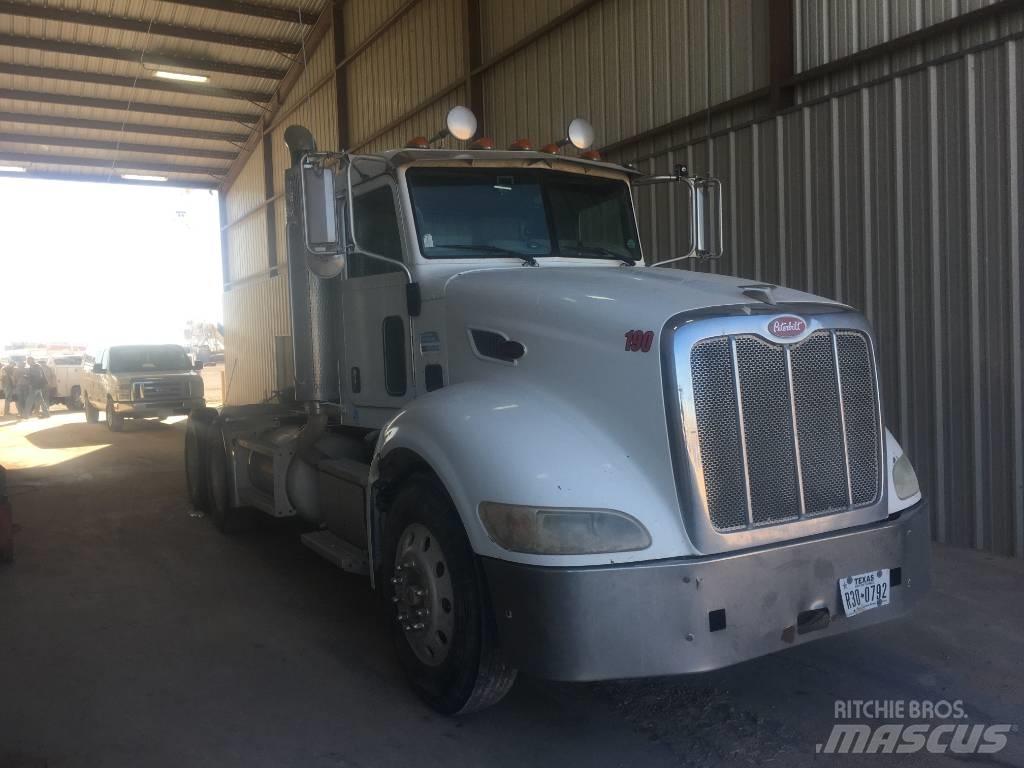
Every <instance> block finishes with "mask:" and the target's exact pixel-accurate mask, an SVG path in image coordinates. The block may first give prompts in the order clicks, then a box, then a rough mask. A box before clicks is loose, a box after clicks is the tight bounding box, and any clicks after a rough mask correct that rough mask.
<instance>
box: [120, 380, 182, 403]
mask: <svg viewBox="0 0 1024 768" xmlns="http://www.w3.org/2000/svg"><path fill="white" fill-rule="evenodd" d="M134 390H135V391H134V393H133V394H134V397H133V399H134V400H183V399H185V398H187V397H188V382H187V381H186V380H185V379H157V380H155V381H136V382H134Z"/></svg>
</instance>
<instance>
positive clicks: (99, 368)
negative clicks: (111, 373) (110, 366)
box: [92, 363, 103, 373]
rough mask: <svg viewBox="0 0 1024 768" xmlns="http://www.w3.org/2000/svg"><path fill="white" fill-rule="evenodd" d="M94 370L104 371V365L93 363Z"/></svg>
mask: <svg viewBox="0 0 1024 768" xmlns="http://www.w3.org/2000/svg"><path fill="white" fill-rule="evenodd" d="M92 372H93V373H103V366H102V365H101V364H100V363H93V364H92Z"/></svg>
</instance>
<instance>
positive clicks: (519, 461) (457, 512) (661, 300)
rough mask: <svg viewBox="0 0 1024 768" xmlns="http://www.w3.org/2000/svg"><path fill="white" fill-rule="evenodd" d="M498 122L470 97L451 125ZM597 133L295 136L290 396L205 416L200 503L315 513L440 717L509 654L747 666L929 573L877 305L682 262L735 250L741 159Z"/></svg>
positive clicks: (585, 664)
mask: <svg viewBox="0 0 1024 768" xmlns="http://www.w3.org/2000/svg"><path fill="white" fill-rule="evenodd" d="M475 130H476V121H475V119H474V118H473V117H472V114H471V113H470V112H469V111H468V110H465V109H463V108H456V109H455V110H453V111H452V113H451V114H450V115H449V120H448V127H447V128H446V129H445V130H443V131H442V132H441V133H440V134H439V135H438V137H435V139H437V138H440V137H443V136H446V135H451V136H452V137H453V139H458V140H464V141H465V140H468V139H470V138H471V137H472V136H473V135H474V133H475ZM592 138H593V134H592V131H591V130H590V129H589V126H588V125H587V124H585V123H584V122H583V121H574V122H573V123H572V124H571V126H570V131H569V136H567V137H566V139H564V140H562V141H560V142H557V143H556V144H554V145H549V146H547V147H545V148H544V150H543V151H533V150H531V149H529V148H528V147H527V146H526V143H525V142H517V143H516V144H515V145H513V147H514V148H512V149H510V150H508V151H500V150H494V149H492V148H490V147H491V146H493V145H492V144H489V143H488V142H487V141H486V140H480V139H478V140H477V141H476V142H475V143H473V144H471V145H469V146H468V147H466V148H465V149H461V148H459V149H436V148H431V144H432V143H433V142H434V140H431V141H427V140H425V139H423V138H419V139H416V140H414V141H413V142H411V143H410V145H409V146H408V147H406V148H404V149H399V150H394V151H388V152H382V153H380V154H374V155H354V154H350V153H346V152H340V153H333V152H320V151H317V149H316V147H315V144H314V141H313V138H312V136H311V135H310V134H309V132H308V131H306V130H305V129H303V128H301V127H298V126H292V127H290V128H289V129H288V131H287V132H286V135H285V139H286V142H287V144H288V148H289V151H290V155H291V167H290V168H289V169H288V170H287V171H286V201H287V227H288V246H289V282H290V291H291V312H292V323H293V344H294V376H295V386H294V392H289V396H288V397H284V398H281V401H280V402H277V403H266V404H260V405H248V406H235V407H225V408H223V409H221V410H220V411H215V410H212V409H203V410H197V411H195V412H193V414H192V415H191V417H190V420H189V424H188V429H187V432H186V446H185V462H186V469H187V476H188V485H189V493H190V495H191V499H192V501H193V503H194V504H195V505H197V506H198V507H201V508H202V509H204V510H206V511H207V512H208V514H209V516H210V517H211V518H212V519H213V521H214V523H215V524H216V525H217V526H218V527H219V528H221V529H222V530H225V531H228V530H232V529H233V528H235V527H236V525H237V524H238V523H239V522H240V521H241V519H242V513H243V512H246V511H247V510H248V509H253V508H254V509H256V510H259V511H261V512H263V513H266V514H267V515H272V516H274V517H298V518H301V519H302V520H304V521H305V522H306V523H307V526H306V530H307V531H308V532H306V533H304V534H303V535H302V540H303V542H304V543H305V544H307V545H308V546H309V547H310V548H312V549H313V550H315V551H316V552H318V553H319V554H321V555H323V556H324V557H326V558H328V559H329V560H331V561H332V562H334V563H336V564H337V565H339V566H340V567H341V568H343V569H345V570H347V571H353V572H357V573H363V574H366V575H367V576H368V577H369V580H370V583H371V584H372V587H373V589H375V590H376V591H377V592H378V593H379V594H380V596H381V603H382V605H383V606H384V608H383V609H384V610H386V611H387V612H388V616H389V621H390V623H391V626H392V628H393V634H394V639H395V648H396V650H397V655H398V658H399V660H400V661H401V664H402V665H403V666H404V668H405V670H406V672H407V673H408V677H409V680H410V682H411V685H412V687H413V688H414V689H415V690H416V691H417V692H418V693H419V694H420V695H421V696H422V697H423V698H424V699H425V700H426V701H427V702H428V703H429V704H430V705H431V706H432V707H434V708H435V709H437V710H438V711H441V712H444V713H449V714H454V713H461V712H468V711H471V710H474V709H479V708H482V707H485V706H488V705H490V704H493V703H494V702H496V701H497V700H499V699H500V698H501V697H502V695H504V694H505V693H506V691H507V690H508V689H509V688H510V686H511V685H512V683H513V681H514V679H515V676H516V673H517V670H522V671H523V672H524V673H527V674H531V675H536V676H540V677H544V678H549V679H557V680H576V681H584V680H600V679H612V678H632V677H644V676H652V675H674V674H683V673H693V672H700V671H704V670H710V669H714V668H718V667H723V666H726V665H730V664H734V663H737V662H740V661H744V660H746V659H751V658H754V657H757V656H761V655H764V654H768V653H772V652H775V651H779V650H782V649H785V648H788V647H791V646H794V645H798V644H800V643H803V642H806V641H809V640H813V639H816V638H822V637H827V636H831V635H836V634H839V633H842V632H846V631H848V630H852V629H856V628H858V627H864V626H868V625H871V624H874V623H877V622H880V621H884V620H887V619H892V618H896V617H898V616H902V615H904V614H905V613H906V612H907V611H908V610H909V609H910V608H911V607H912V606H913V605H914V604H915V603H916V602H917V601H918V600H919V599H920V598H921V597H922V596H923V595H924V593H925V592H926V590H927V587H928V558H929V514H928V510H927V508H926V504H925V502H924V501H923V500H922V497H921V494H920V491H919V489H918V484H917V479H916V476H915V474H914V470H913V468H912V467H911V465H910V462H909V461H908V459H907V457H906V456H905V455H904V454H903V451H902V450H901V448H900V446H899V445H898V444H897V442H896V440H895V439H894V438H893V436H892V435H891V434H890V433H889V432H888V431H887V430H886V429H885V426H884V425H885V421H884V414H883V411H882V399H881V397H880V392H879V376H878V370H877V356H876V349H875V342H874V339H873V336H872V332H871V329H870V328H869V327H868V324H867V323H866V321H865V319H864V318H863V316H862V315H861V314H859V313H858V312H856V311H855V310H853V309H851V308H850V307H848V306H844V305H842V304H839V303H837V302H835V301H831V300H828V299H825V298H822V297H819V296H812V295H809V294H806V293H801V292H799V291H795V290H790V289H787V288H783V287H780V286H774V285H765V284H751V283H750V282H749V281H744V280H739V279H734V278H731V277H725V276H720V275H713V274H706V273H701V272H694V271H688V270H678V269H667V268H663V267H662V266H658V265H659V264H665V263H667V262H669V261H677V260H679V259H680V258H686V257H696V258H714V257H715V256H716V255H718V252H719V250H720V238H721V230H720V221H721V219H720V206H719V204H718V201H719V200H720V198H721V196H720V194H719V186H718V184H717V182H715V181H714V180H706V179H695V178H690V177H688V176H686V175H685V172H683V171H682V170H681V169H679V170H678V171H677V172H676V173H675V174H673V175H671V176H668V177H658V178H650V177H648V178H644V177H641V176H640V175H639V174H638V173H637V172H636V171H635V170H633V169H631V168H629V167H623V166H620V165H615V164H611V163H607V162H603V161H601V160H600V159H598V158H596V157H595V156H594V155H593V154H588V153H583V154H582V155H580V156H577V157H570V156H566V154H565V151H564V148H565V147H567V145H569V144H572V145H575V146H577V147H579V148H581V149H582V148H586V147H587V146H588V145H589V144H590V142H591V141H592ZM570 151H571V150H570ZM655 182H664V183H666V184H677V185H678V187H677V188H678V189H679V190H681V191H684V192H685V193H686V194H685V195H682V197H684V198H685V199H686V200H687V205H686V206H684V209H683V211H682V212H681V213H682V217H681V218H682V221H683V223H686V224H689V231H690V232H692V233H693V235H692V237H691V247H690V248H689V251H688V252H686V253H683V254H661V253H650V252H645V251H644V249H643V248H642V245H641V242H640V239H639V237H638V234H637V226H636V217H635V214H634V210H633V204H632V190H633V188H634V187H635V186H637V185H640V184H644V183H655Z"/></svg>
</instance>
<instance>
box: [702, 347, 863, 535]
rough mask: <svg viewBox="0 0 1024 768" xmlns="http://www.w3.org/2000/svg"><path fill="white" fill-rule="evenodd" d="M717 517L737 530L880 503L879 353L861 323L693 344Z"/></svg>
mask: <svg viewBox="0 0 1024 768" xmlns="http://www.w3.org/2000/svg"><path fill="white" fill-rule="evenodd" d="M690 366H691V375H692V384H693V398H694V401H693V402H694V416H695V418H696V425H697V435H698V442H699V445H700V463H701V465H702V466H701V467H699V470H700V471H702V472H703V478H704V489H705V495H706V499H707V507H708V514H709V516H710V518H711V523H712V525H713V526H714V528H715V529H716V530H718V531H737V530H743V529H747V528H752V527H760V526H765V525H772V524H776V523H781V522H787V521H791V520H797V519H800V518H802V517H806V516H813V515H823V514H829V513H834V512H839V511H843V510H846V509H850V508H853V507H858V506H863V505H866V504H870V503H873V502H874V501H875V500H876V499H877V498H878V495H879V490H880V487H881V482H880V481H881V456H880V450H881V449H880V445H881V435H880V432H879V429H880V427H879V412H878V400H877V394H876V388H875V371H874V361H873V358H872V354H871V347H870V344H869V342H868V339H867V336H866V335H865V334H864V333H862V332H860V331H845V330H840V331H829V330H821V331H816V332H815V333H812V334H811V335H809V336H808V337H807V338H805V339H804V340H802V341H800V342H798V343H795V344H776V343H772V342H769V341H767V340H765V339H763V338H761V337H760V336H757V335H754V334H738V335H733V336H719V337H715V338H710V339H704V340H701V341H698V342H697V343H695V344H694V345H693V347H692V348H691V352H690Z"/></svg>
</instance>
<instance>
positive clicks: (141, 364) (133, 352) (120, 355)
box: [110, 344, 192, 373]
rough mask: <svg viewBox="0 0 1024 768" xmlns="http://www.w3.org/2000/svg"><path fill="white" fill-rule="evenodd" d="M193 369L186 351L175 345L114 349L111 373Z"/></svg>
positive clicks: (111, 351)
mask: <svg viewBox="0 0 1024 768" xmlns="http://www.w3.org/2000/svg"><path fill="white" fill-rule="evenodd" d="M191 368H192V365H191V364H190V363H189V360H188V356H187V355H186V354H185V350H184V349H182V348H181V347H176V346H174V345H171V344H169V345H166V346H158V347H112V348H111V350H110V372H111V373H128V372H131V371H163V372H169V371H187V370H190V369H191Z"/></svg>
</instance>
